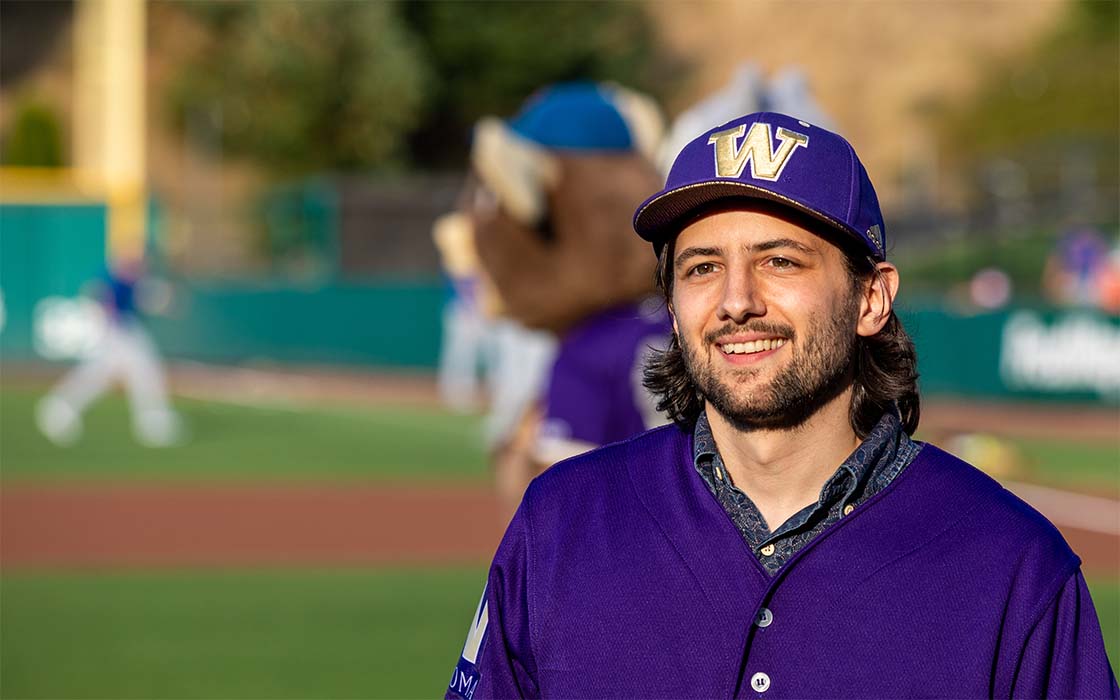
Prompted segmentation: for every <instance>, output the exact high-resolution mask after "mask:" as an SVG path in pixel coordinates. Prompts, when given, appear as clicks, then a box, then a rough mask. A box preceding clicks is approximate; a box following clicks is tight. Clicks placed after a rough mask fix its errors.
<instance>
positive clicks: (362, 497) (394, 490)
mask: <svg viewBox="0 0 1120 700" xmlns="http://www.w3.org/2000/svg"><path fill="white" fill-rule="evenodd" d="M498 512H499V506H498V503H497V499H496V498H494V496H493V495H492V494H491V493H490V492H489V491H488V490H484V489H482V488H480V487H478V486H477V485H472V486H468V487H464V488H454V487H449V486H446V485H431V486H424V487H421V486H412V485H395V486H370V485H364V484H363V485H343V484H329V485H328V484H298V485H296V484H249V483H245V484H229V483H223V484H195V483H181V484H160V485H152V484H137V483H121V484H104V483H85V484H82V483H71V482H67V483H66V484H23V483H21V484H17V485H11V484H9V485H5V486H4V487H3V488H2V489H0V531H2V532H3V538H2V539H0V566H2V567H3V568H4V569H5V570H13V569H20V568H43V567H47V568H59V567H61V568H75V567H76V568H90V567H143V568H151V567H181V566H293V565H298V566H307V565H324V566H336V565H388V564H407V565H416V564H424V565H433V564H464V563H475V564H477V563H483V562H486V561H488V560H489V559H490V557H491V556H492V555H493V553H494V549H495V548H496V546H497V544H498V541H499V539H500V536H501V532H502V530H503V528H504V523H503V522H502V521H501V518H500V517H499V516H498Z"/></svg>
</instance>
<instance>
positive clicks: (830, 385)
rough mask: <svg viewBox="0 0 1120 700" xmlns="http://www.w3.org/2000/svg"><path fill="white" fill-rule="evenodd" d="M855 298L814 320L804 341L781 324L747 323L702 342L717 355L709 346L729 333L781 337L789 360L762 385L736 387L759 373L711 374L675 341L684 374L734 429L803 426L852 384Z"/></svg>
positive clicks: (688, 347)
mask: <svg viewBox="0 0 1120 700" xmlns="http://www.w3.org/2000/svg"><path fill="white" fill-rule="evenodd" d="M858 313H859V297H858V296H857V295H855V294H850V295H849V297H848V299H846V300H845V302H844V304H843V305H842V306H841V308H840V309H839V310H838V312H837V313H836V314H834V315H832V316H831V318H828V317H821V318H814V319H812V321H811V322H810V324H809V327H808V330H807V331H806V334H805V335H806V337H805V338H804V339H802V338H800V337H798V336H797V335H796V334H795V333H794V330H793V328H792V327H790V326H787V325H785V324H775V323H767V322H763V321H755V322H750V321H748V322H747V323H745V324H743V325H741V326H739V325H735V324H728V325H726V326H723V327H722V328H719V329H718V330H716V331H713V332H711V333H708V334H706V335H705V337H704V341H705V348H711V350H710V352H712V353H719V352H722V350H720V349H719V348H718V347H716V346H715V344H714V343H715V341H716V340H718V339H719V338H720V337H724V336H727V335H730V334H733V333H737V332H738V333H743V332H760V333H768V334H773V335H777V336H781V337H783V338H785V339H786V345H785V346H783V347H788V348H789V349H790V350H791V351H792V353H793V357H792V358H790V360H789V362H788V363H787V364H786V365H785V366H784V367H782V368H781V369H779V370H778V373H777V375H776V376H774V378H773V379H772V380H771V381H770V382H769V383H768V384H766V385H763V386H758V387H756V388H751V389H745V388H741V387H740V384H739V382H738V381H736V379H737V378H739V377H742V378H749V377H755V376H757V375H758V374H760V373H761V372H763V371H766V370H760V369H739V370H736V369H732V368H728V369H725V371H724V372H723V373H722V374H720V375H717V374H716V372H715V371H714V370H713V366H712V365H713V363H712V362H709V361H708V360H707V358H706V357H704V356H702V355H701V354H700V352H698V350H697V349H696V348H693V347H692V346H691V345H689V343H688V341H687V340H685V339H684V337H683V335H682V336H681V338H680V344H681V355H682V357H683V358H684V364H685V369H686V371H687V372H688V375H689V378H690V379H691V380H692V384H693V386H694V387H696V389H697V391H698V392H699V393H700V395H701V396H702V397H703V398H704V400H705V401H707V402H708V403H710V404H711V405H712V406H713V407H714V408H715V409H716V410H717V411H719V413H720V415H722V416H723V417H724V418H726V419H727V420H728V421H729V422H730V423H731V424H732V425H734V426H735V427H736V428H738V429H739V430H743V431H749V430H758V429H779V430H788V429H792V428H796V427H798V426H800V425H802V424H804V423H805V421H806V420H808V419H809V418H810V417H811V416H812V415H813V414H814V413H816V412H817V410H819V409H820V408H821V407H822V406H824V405H825V404H826V403H828V402H829V401H831V400H832V399H834V398H836V397H837V396H839V395H840V394H841V393H843V392H844V390H845V389H847V388H848V387H849V386H850V385H851V382H852V376H851V369H852V363H853V361H854V358H855V349H856V343H857V339H856V335H855V331H854V327H855V322H856V316H857V314H858Z"/></svg>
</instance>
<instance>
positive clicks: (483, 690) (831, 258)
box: [448, 113, 1120, 698]
mask: <svg viewBox="0 0 1120 700" xmlns="http://www.w3.org/2000/svg"><path fill="white" fill-rule="evenodd" d="M634 227H635V229H636V230H637V232H638V234H639V235H641V236H642V237H643V238H644V239H646V240H647V241H650V242H651V243H652V244H653V247H654V251H655V252H656V254H657V256H658V276H659V281H660V284H661V287H662V290H663V292H664V294H665V299H666V302H667V304H668V307H669V311H670V313H671V315H672V319H673V329H674V337H673V340H672V342H671V345H670V347H669V348H668V349H667V350H666V351H665V352H662V353H660V354H658V355H657V356H655V358H654V359H653V361H652V362H651V363H650V364H649V366H648V367H647V371H646V384H647V386H648V387H649V388H650V389H652V390H653V391H654V392H655V393H656V394H657V395H658V396H659V397H660V401H661V403H660V406H659V409H661V410H665V411H667V412H668V413H669V414H670V415H671V417H672V418H673V420H674V425H672V426H667V427H664V428H659V429H656V430H652V431H649V432H647V433H644V434H642V435H640V436H638V437H635V438H633V439H631V440H628V441H626V442H622V443H616V444H614V445H608V446H606V447H603V448H601V449H599V450H596V451H594V452H591V453H588V454H585V455H582V456H580V457H576V458H574V459H571V460H568V461H566V462H562V463H560V464H558V465H556V466H554V467H552V468H551V469H549V470H548V471H547V472H545V473H544V474H543V475H542V476H540V477H538V478H537V479H536V480H535V481H534V482H533V483H532V485H531V486H530V487H529V490H528V491H527V492H526V494H525V498H524V500H523V501H522V503H521V507H520V509H519V510H518V512H517V515H516V516H515V517H514V519H513V521H512V522H511V523H510V526H509V529H508V531H507V533H506V536H505V538H504V539H503V541H502V544H501V546H500V547H499V549H498V552H497V554H496V556H495V559H494V563H493V566H492V567H491V570H490V576H489V580H488V584H487V587H486V591H485V593H484V595H483V598H482V601H481V602H480V604H479V608H478V611H477V612H476V615H475V617H474V621H473V624H472V628H471V633H470V635H469V636H468V641H467V644H466V646H465V648H464V652H463V657H462V658H461V659H460V662H459V665H458V666H457V668H456V669H455V671H454V674H453V676H452V679H451V683H450V686H449V689H448V696H449V697H459V696H462V697H468V698H469V697H476V698H478V697H573V698H574V697H600V698H602V697H756V698H761V697H765V698H771V697H798V698H804V697H861V698H876V697H917V696H921V697H954V698H961V697H1117V695H1118V694H1120V693H1118V690H1117V686H1116V681H1115V679H1114V677H1113V675H1112V672H1111V669H1110V666H1109V663H1108V659H1107V657H1106V655H1105V651H1104V644H1103V641H1102V638H1101V632H1100V625H1099V623H1098V621H1097V618H1096V613H1095V611H1094V609H1093V605H1092V602H1091V600H1090V598H1089V593H1088V590H1087V589H1086V586H1085V581H1084V579H1083V578H1082V575H1081V572H1080V560H1079V559H1078V558H1077V556H1076V555H1075V554H1074V553H1073V552H1072V551H1071V550H1070V549H1069V547H1068V546H1067V544H1066V543H1065V541H1064V540H1063V539H1062V537H1061V535H1060V534H1059V533H1058V532H1057V530H1055V529H1054V527H1053V526H1052V525H1051V524H1050V523H1049V522H1047V521H1046V520H1045V519H1044V518H1043V517H1042V516H1041V515H1039V514H1038V513H1036V512H1035V511H1033V510H1032V509H1031V508H1030V507H1029V506H1027V505H1026V504H1024V503H1023V502H1022V501H1020V500H1018V499H1017V498H1015V497H1014V496H1013V495H1011V494H1010V493H1008V492H1007V491H1005V490H1004V489H1002V488H1001V487H1000V486H999V484H997V483H996V482H994V481H992V480H991V479H990V478H988V477H987V476H985V475H984V474H983V473H981V472H979V471H977V470H976V469H974V468H973V467H971V466H969V465H967V464H965V463H964V462H961V461H960V460H958V459H956V458H954V457H952V456H951V455H949V454H947V453H945V452H943V451H941V450H939V449H938V448H936V447H934V446H932V445H926V444H922V443H919V442H916V441H914V440H912V439H911V437H910V436H911V435H912V434H913V432H914V430H915V429H916V428H917V424H918V416H919V401H918V393H917V363H916V358H915V354H914V349H913V344H912V343H911V341H910V339H909V337H908V336H907V334H906V332H905V330H904V329H903V328H902V325H901V323H900V322H899V320H898V318H897V316H896V315H895V313H894V311H893V304H894V299H895V295H896V293H897V291H898V288H899V273H898V270H897V269H896V268H895V267H894V265H892V264H891V263H889V262H887V260H886V247H885V243H886V241H885V231H886V227H885V226H884V224H883V221H882V215H881V213H880V211H879V204H878V200H877V198H876V196H875V192H874V189H873V187H872V185H871V181H870V179H869V178H868V176H867V173H866V172H865V170H864V167H863V165H862V164H861V163H860V161H859V159H858V158H857V156H856V154H855V152H854V150H853V149H852V147H851V146H850V145H849V144H848V143H847V141H845V140H844V139H842V138H841V137H839V136H837V135H836V134H833V133H830V132H828V131H825V130H823V129H820V128H818V127H814V126H812V125H810V124H807V123H805V122H801V121H798V120H795V119H792V118H790V117H787V116H784V115H780V114H773V113H763V114H751V115H747V116H745V117H742V118H740V119H737V120H734V121H732V122H730V123H728V124H725V125H722V126H720V127H717V128H715V129H712V130H711V131H709V132H707V133H705V134H703V135H701V136H700V137H698V138H696V139H695V140H693V141H692V142H691V143H689V144H688V145H687V146H686V147H685V148H684V150H683V151H682V152H681V153H680V155H679V156H678V157H677V159H676V161H675V163H674V165H673V168H672V170H671V171H670V173H669V176H668V182H667V183H666V186H665V188H664V189H663V190H662V191H661V192H659V193H657V194H655V195H654V196H653V197H651V198H650V199H648V200H647V201H646V202H645V203H644V204H643V205H642V206H641V207H640V208H639V210H638V212H637V214H636V215H635V219H634Z"/></svg>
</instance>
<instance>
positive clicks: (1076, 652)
mask: <svg viewBox="0 0 1120 700" xmlns="http://www.w3.org/2000/svg"><path fill="white" fill-rule="evenodd" d="M1104 649H1105V647H1104V639H1103V637H1102V636H1101V626H1100V623H1099V622H1098V620H1097V613H1096V611H1095V610H1094V608H1093V601H1092V599H1091V598H1090V597H1089V589H1088V588H1087V587H1086V585H1085V579H1084V577H1083V576H1082V575H1081V572H1080V571H1077V572H1075V573H1074V575H1072V576H1070V578H1069V580H1067V581H1066V583H1065V585H1064V586H1063V587H1062V588H1061V589H1060V590H1059V591H1058V594H1057V596H1056V597H1055V598H1054V600H1053V601H1051V602H1050V604H1049V605H1048V606H1047V607H1046V608H1045V610H1044V611H1043V613H1042V616H1041V617H1040V618H1039V619H1038V621H1037V622H1036V623H1035V625H1034V627H1033V629H1032V630H1031V631H1030V634H1029V636H1028V637H1027V640H1026V643H1025V645H1024V647H1023V650H1022V656H1021V657H1019V658H1018V659H1016V660H1015V663H1014V664H1012V665H1009V667H1010V668H1014V669H1015V675H1014V678H1013V679H1012V681H1011V687H1010V688H1009V689H1008V690H1009V691H1010V692H1008V693H1007V694H1008V695H1009V696H1010V697H1026V698H1116V697H1120V690H1118V689H1117V685H1116V677H1115V676H1114V675H1113V673H1112V667H1111V666H1110V665H1109V663H1108V656H1107V655H1106V654H1105V651H1104ZM997 694H998V693H997Z"/></svg>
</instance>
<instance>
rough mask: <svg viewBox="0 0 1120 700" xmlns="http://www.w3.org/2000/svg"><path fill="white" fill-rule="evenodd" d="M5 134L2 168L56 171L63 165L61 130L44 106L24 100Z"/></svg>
mask: <svg viewBox="0 0 1120 700" xmlns="http://www.w3.org/2000/svg"><path fill="white" fill-rule="evenodd" d="M15 111H16V113H15V116H14V118H13V119H12V124H11V126H9V128H8V133H6V134H5V135H4V145H3V158H2V159H0V160H2V161H3V163H4V165H17V166H25V167H35V168H58V167H61V166H62V165H63V155H62V128H61V126H60V125H59V119H58V115H57V114H55V112H54V110H53V109H51V108H50V107H48V106H47V105H45V104H43V103H41V102H38V101H36V100H33V99H26V98H25V99H24V100H22V101H21V102H20V103H19V104H18V105H17V106H16V110H15Z"/></svg>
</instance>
